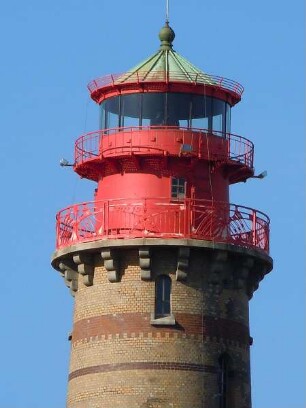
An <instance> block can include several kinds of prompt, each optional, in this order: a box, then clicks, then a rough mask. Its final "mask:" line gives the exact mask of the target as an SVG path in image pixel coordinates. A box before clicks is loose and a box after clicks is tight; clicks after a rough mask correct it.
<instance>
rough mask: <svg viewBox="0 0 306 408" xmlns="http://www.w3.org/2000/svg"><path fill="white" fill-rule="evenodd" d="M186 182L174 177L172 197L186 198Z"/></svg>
mask: <svg viewBox="0 0 306 408" xmlns="http://www.w3.org/2000/svg"><path fill="white" fill-rule="evenodd" d="M185 190H186V180H185V179H184V178H176V177H172V180H171V197H172V198H185V196H186V191H185Z"/></svg>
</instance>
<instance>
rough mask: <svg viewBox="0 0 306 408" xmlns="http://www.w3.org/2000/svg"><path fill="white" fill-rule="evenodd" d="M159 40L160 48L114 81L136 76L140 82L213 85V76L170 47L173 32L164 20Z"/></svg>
mask: <svg viewBox="0 0 306 408" xmlns="http://www.w3.org/2000/svg"><path fill="white" fill-rule="evenodd" d="M159 38H160V41H161V45H160V49H159V51H157V52H156V53H155V54H153V55H151V56H150V57H149V58H147V59H146V60H144V61H142V62H141V63H140V64H138V65H136V66H135V67H134V68H132V69H131V70H129V72H127V73H125V74H123V75H121V76H120V77H119V78H117V79H116V81H115V83H117V84H122V83H125V82H130V81H131V79H132V78H135V77H137V78H138V79H139V81H141V82H150V81H153V82H155V81H167V82H177V81H179V82H192V83H194V82H197V83H201V84H207V85H215V84H216V82H215V81H214V80H213V78H212V77H211V76H210V75H208V74H205V73H204V72H203V71H201V70H200V69H199V68H197V67H195V66H194V65H193V64H192V63H191V62H189V61H188V60H187V59H186V58H184V57H182V56H181V55H180V54H178V53H177V52H176V51H174V50H173V48H172V42H173V40H174V38H175V33H174V31H173V30H172V28H171V27H170V26H169V24H168V22H166V24H165V26H164V27H163V28H162V29H161V30H160V32H159Z"/></svg>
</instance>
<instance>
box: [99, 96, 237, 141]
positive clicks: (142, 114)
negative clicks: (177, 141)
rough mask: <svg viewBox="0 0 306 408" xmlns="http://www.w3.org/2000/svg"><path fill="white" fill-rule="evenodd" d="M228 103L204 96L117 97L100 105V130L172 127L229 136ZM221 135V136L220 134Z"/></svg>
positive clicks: (229, 108)
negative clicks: (195, 129)
mask: <svg viewBox="0 0 306 408" xmlns="http://www.w3.org/2000/svg"><path fill="white" fill-rule="evenodd" d="M230 111H231V107H230V105H229V104H228V103H226V102H224V101H222V100H220V99H216V98H212V97H210V96H205V95H193V94H189V93H171V92H164V93H161V92H152V93H143V94H142V93H137V94H128V95H119V96H116V97H113V98H109V99H107V100H106V101H104V102H102V103H101V105H100V112H101V117H100V126H101V129H112V128H123V127H150V126H152V127H158V126H171V127H172V126H174V127H179V128H198V129H206V130H208V131H209V132H212V133H215V134H216V135H218V136H222V134H224V133H229V132H230V117H231V116H230ZM221 132H222V133H221Z"/></svg>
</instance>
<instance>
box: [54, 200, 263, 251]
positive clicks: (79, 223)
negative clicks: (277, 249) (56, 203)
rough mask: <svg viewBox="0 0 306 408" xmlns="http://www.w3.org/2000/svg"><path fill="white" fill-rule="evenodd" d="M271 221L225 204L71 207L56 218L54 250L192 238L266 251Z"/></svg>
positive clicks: (158, 202) (89, 204)
mask: <svg viewBox="0 0 306 408" xmlns="http://www.w3.org/2000/svg"><path fill="white" fill-rule="evenodd" d="M269 225H270V219H269V217H268V216H267V215H266V214H264V213H262V212H260V211H257V210H254V209H252V208H249V207H244V206H240V205H236V204H229V203H225V202H212V201H210V200H194V199H187V198H186V199H182V200H173V199H171V198H163V197H162V198H122V199H110V200H102V201H96V202H86V203H81V204H75V205H72V206H69V207H67V208H65V209H63V210H61V211H60V212H58V214H57V215H56V239H57V240H56V248H57V249H62V248H65V247H67V246H70V245H73V244H77V243H82V242H89V241H96V240H101V239H111V238H190V239H199V240H207V241H214V242H220V243H228V244H233V245H237V246H242V247H246V248H256V249H260V250H263V251H264V252H266V253H268V252H269Z"/></svg>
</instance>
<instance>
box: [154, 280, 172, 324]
mask: <svg viewBox="0 0 306 408" xmlns="http://www.w3.org/2000/svg"><path fill="white" fill-rule="evenodd" d="M170 296H171V278H170V277H169V276H168V275H160V276H158V277H157V279H156V282H155V318H160V317H166V316H170V315H171V304H170Z"/></svg>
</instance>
